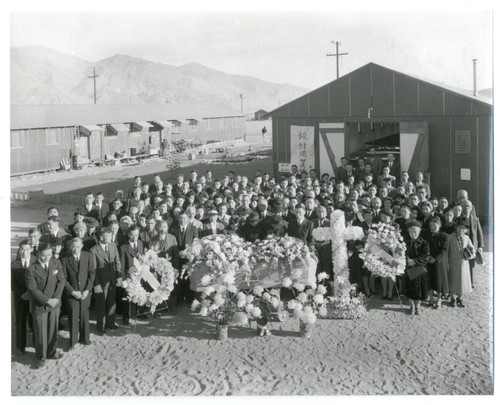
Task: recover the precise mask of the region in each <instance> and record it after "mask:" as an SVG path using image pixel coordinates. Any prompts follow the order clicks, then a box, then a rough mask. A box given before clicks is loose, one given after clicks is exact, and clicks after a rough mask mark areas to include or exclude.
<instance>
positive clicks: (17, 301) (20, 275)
mask: <svg viewBox="0 0 500 405" xmlns="http://www.w3.org/2000/svg"><path fill="white" fill-rule="evenodd" d="M31 252H32V250H31V245H30V243H29V241H28V239H24V240H22V241H21V243H20V244H19V249H18V250H17V258H16V260H14V261H13V262H12V263H11V266H10V269H11V278H10V280H11V290H12V293H13V296H14V311H15V322H16V352H17V355H18V356H22V355H24V354H25V353H26V334H27V328H26V322H27V321H29V323H30V326H31V327H33V318H31V316H30V302H29V293H28V290H27V288H26V280H25V274H26V269H27V268H28V267H29V266H30V265H31V264H32V263H35V262H36V260H37V259H36V256H33V254H32V253H31Z"/></svg>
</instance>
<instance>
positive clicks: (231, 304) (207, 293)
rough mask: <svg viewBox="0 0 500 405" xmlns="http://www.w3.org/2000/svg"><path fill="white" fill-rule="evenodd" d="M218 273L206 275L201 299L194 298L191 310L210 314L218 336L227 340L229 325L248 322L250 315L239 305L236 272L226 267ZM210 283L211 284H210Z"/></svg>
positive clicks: (204, 315)
mask: <svg viewBox="0 0 500 405" xmlns="http://www.w3.org/2000/svg"><path fill="white" fill-rule="evenodd" d="M225 270H226V272H224V271H221V272H220V273H219V274H217V275H208V274H207V275H205V276H204V278H203V280H202V283H203V284H205V285H206V287H205V289H204V291H203V293H202V295H201V301H198V300H194V301H193V303H192V305H191V310H192V311H196V310H198V309H199V313H200V315H201V316H203V317H207V316H210V317H211V318H212V320H213V322H214V324H215V325H216V329H217V338H218V339H219V340H227V328H228V325H230V324H234V325H241V326H245V325H247V324H248V317H247V314H246V312H245V311H244V309H241V308H240V307H239V306H238V305H237V302H238V299H237V297H238V288H237V287H236V285H235V284H234V283H235V279H234V273H233V271H232V270H231V268H226V269H225ZM209 284H210V285H209Z"/></svg>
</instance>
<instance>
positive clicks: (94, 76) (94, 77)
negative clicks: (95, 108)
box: [88, 66, 99, 104]
mask: <svg viewBox="0 0 500 405" xmlns="http://www.w3.org/2000/svg"><path fill="white" fill-rule="evenodd" d="M98 77H99V75H96V74H95V66H94V74H93V75H92V76H88V78H89V79H94V104H97V92H96V85H95V79H96V78H98Z"/></svg>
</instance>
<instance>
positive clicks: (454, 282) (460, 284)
mask: <svg viewBox="0 0 500 405" xmlns="http://www.w3.org/2000/svg"><path fill="white" fill-rule="evenodd" d="M466 231H467V225H466V224H465V223H463V222H458V223H457V225H456V230H455V232H454V233H452V234H451V235H450V247H449V255H448V258H449V262H450V272H449V274H448V285H449V288H450V293H452V294H453V295H452V298H451V305H452V306H457V305H458V306H459V307H464V306H465V305H464V303H463V300H462V295H463V294H466V293H469V292H472V282H471V278H470V264H469V258H466V257H465V256H464V250H465V249H467V248H468V249H469V250H470V251H471V252H472V257H474V255H475V251H474V245H473V244H472V241H471V240H470V238H469V237H468V236H467V235H466V234H465V232H466ZM455 296H456V300H455Z"/></svg>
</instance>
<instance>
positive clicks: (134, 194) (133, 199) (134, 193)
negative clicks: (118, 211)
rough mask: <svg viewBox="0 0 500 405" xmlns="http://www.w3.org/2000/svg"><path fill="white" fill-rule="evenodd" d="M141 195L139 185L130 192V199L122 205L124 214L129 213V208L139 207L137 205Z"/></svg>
mask: <svg viewBox="0 0 500 405" xmlns="http://www.w3.org/2000/svg"><path fill="white" fill-rule="evenodd" d="M141 194H142V189H141V186H140V185H139V186H138V187H136V188H134V190H133V191H132V197H131V198H128V199H127V202H126V203H125V204H124V207H123V209H124V210H125V211H126V212H130V207H139V203H140V201H141Z"/></svg>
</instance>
